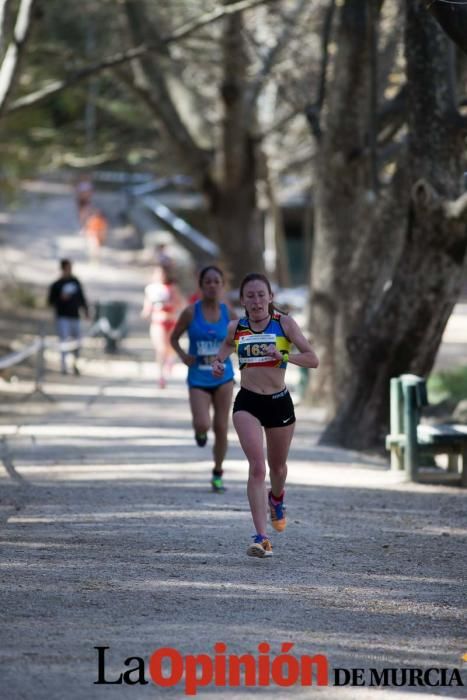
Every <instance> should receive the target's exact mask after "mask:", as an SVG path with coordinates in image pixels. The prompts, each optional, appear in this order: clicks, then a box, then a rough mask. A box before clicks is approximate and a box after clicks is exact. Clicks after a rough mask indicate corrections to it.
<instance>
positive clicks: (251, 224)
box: [208, 0, 264, 286]
mask: <svg viewBox="0 0 467 700" xmlns="http://www.w3.org/2000/svg"><path fill="white" fill-rule="evenodd" d="M231 2H232V0H226V3H225V4H227V5H228V4H230V3H231ZM223 67H224V76H223V84H222V86H221V95H222V100H223V104H224V120H223V129H222V157H221V161H222V162H221V164H220V175H219V177H218V178H217V179H216V180H217V182H216V185H217V186H216V187H215V188H213V189H208V195H211V200H210V201H211V211H212V213H213V215H214V217H215V227H216V231H217V236H218V241H219V245H220V248H221V250H222V252H223V255H224V264H225V266H226V268H227V270H228V271H229V272H230V275H231V283H232V285H233V286H238V285H239V283H240V282H241V280H242V278H243V277H244V275H245V274H247V273H248V272H252V271H262V270H263V269H264V262H263V254H262V251H263V238H262V221H261V217H260V212H259V209H258V206H257V197H256V183H257V178H258V172H257V171H258V155H259V154H258V149H257V146H256V144H255V141H254V138H253V135H252V134H253V129H254V126H255V120H254V117H255V114H254V112H253V113H252V110H251V106H250V105H249V104H248V99H247V98H248V68H249V57H248V52H247V47H246V45H245V37H244V27H243V17H242V14H241V13H238V14H236V15H232V16H230V17H227V18H226V19H225V23H224V36H223ZM252 121H253V123H252Z"/></svg>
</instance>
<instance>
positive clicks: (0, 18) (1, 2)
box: [0, 0, 10, 51]
mask: <svg viewBox="0 0 467 700" xmlns="http://www.w3.org/2000/svg"><path fill="white" fill-rule="evenodd" d="M9 2H10V0H0V51H2V50H3V45H4V35H5V18H6V11H7V5H8V3H9Z"/></svg>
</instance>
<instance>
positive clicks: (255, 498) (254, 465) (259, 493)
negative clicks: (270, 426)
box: [233, 411, 267, 535]
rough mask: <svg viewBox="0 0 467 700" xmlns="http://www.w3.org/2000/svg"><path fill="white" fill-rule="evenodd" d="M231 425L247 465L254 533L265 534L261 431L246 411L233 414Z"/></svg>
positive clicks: (256, 420)
mask: <svg viewBox="0 0 467 700" xmlns="http://www.w3.org/2000/svg"><path fill="white" fill-rule="evenodd" d="M233 423H234V426H235V430H236V431H237V434H238V438H239V440H240V445H241V446H242V450H243V451H244V453H245V456H246V458H247V460H248V464H249V474H248V486H247V494H248V501H249V503H250V510H251V515H252V518H253V523H254V525H255V528H256V532H257V533H259V534H262V535H265V534H266V523H267V506H266V484H265V481H264V480H265V477H266V463H265V459H264V450H263V429H262V427H261V423H260V422H259V420H258V419H257V418H255V416H252V415H251V413H248V412H247V411H237V412H236V413H234V414H233Z"/></svg>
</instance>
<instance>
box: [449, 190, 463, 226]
mask: <svg viewBox="0 0 467 700" xmlns="http://www.w3.org/2000/svg"><path fill="white" fill-rule="evenodd" d="M443 210H444V212H445V214H446V217H447V218H448V219H464V220H465V221H466V222H467V192H464V194H462V195H461V196H460V197H458V198H457V199H455V200H454V201H451V202H444V203H443Z"/></svg>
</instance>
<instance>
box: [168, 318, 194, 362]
mask: <svg viewBox="0 0 467 700" xmlns="http://www.w3.org/2000/svg"><path fill="white" fill-rule="evenodd" d="M192 320H193V305H191V306H187V307H186V308H185V309H183V311H182V313H181V314H180V316H179V317H178V319H177V323H176V324H175V328H174V329H173V331H172V333H171V336H170V344H171V346H172V347H173V349H174V350H175V352H176V353H177V355H178V356H179V358H180V359H181V361H182V362H184V363H185V364H186V365H187V366H188V367H191V365H192V364H193V363H194V362H195V360H196V358H195V357H194V356H193V355H189V354H188V353H187V352H185V351H184V350H183V348H182V347H181V345H180V338H181V336H182V335H183V334H184V333H185V332H186V331H187V330H188V326H189V325H190V323H191V322H192Z"/></svg>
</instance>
